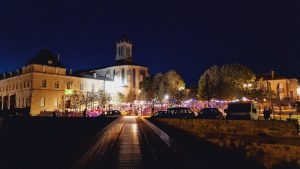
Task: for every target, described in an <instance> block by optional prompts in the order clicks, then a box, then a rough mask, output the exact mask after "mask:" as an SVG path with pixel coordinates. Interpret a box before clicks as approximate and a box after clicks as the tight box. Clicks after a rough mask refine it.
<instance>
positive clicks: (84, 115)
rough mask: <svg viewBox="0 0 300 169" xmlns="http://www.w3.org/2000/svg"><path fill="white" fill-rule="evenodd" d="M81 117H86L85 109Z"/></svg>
mask: <svg viewBox="0 0 300 169" xmlns="http://www.w3.org/2000/svg"><path fill="white" fill-rule="evenodd" d="M82 116H83V117H86V108H85V109H84V110H83V112H82Z"/></svg>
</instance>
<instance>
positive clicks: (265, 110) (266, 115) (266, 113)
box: [263, 108, 271, 120]
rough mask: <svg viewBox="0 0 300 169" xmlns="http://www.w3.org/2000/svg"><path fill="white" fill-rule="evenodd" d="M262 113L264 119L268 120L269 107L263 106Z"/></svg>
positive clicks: (269, 114)
mask: <svg viewBox="0 0 300 169" xmlns="http://www.w3.org/2000/svg"><path fill="white" fill-rule="evenodd" d="M263 114H264V119H265V120H269V119H270V116H271V109H269V108H265V109H264V112H263Z"/></svg>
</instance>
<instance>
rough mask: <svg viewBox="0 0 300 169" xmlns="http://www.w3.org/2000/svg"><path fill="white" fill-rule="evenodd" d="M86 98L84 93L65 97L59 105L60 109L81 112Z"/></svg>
mask: <svg viewBox="0 0 300 169" xmlns="http://www.w3.org/2000/svg"><path fill="white" fill-rule="evenodd" d="M85 100H86V97H85V95H84V94H83V93H74V94H71V95H63V96H62V98H61V102H60V104H59V108H60V109H63V110H64V109H71V110H75V111H79V109H80V108H81V107H82V106H84V105H85Z"/></svg>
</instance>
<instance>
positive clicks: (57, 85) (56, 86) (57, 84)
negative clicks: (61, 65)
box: [54, 81, 59, 89]
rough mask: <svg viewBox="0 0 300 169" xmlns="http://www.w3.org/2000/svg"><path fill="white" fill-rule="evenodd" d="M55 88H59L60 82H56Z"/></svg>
mask: <svg viewBox="0 0 300 169" xmlns="http://www.w3.org/2000/svg"><path fill="white" fill-rule="evenodd" d="M54 88H56V89H58V88H59V81H55V83H54Z"/></svg>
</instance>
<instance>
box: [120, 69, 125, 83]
mask: <svg viewBox="0 0 300 169" xmlns="http://www.w3.org/2000/svg"><path fill="white" fill-rule="evenodd" d="M121 76H122V84H125V70H124V69H122V71H121Z"/></svg>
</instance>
